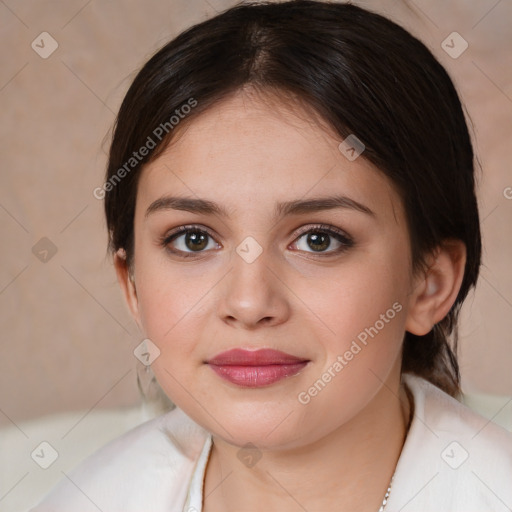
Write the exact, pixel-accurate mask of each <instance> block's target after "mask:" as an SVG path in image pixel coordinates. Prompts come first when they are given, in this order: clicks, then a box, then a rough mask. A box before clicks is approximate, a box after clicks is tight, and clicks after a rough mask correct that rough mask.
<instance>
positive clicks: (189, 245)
mask: <svg viewBox="0 0 512 512" xmlns="http://www.w3.org/2000/svg"><path fill="white" fill-rule="evenodd" d="M161 244H162V245H163V246H164V247H166V248H167V249H168V250H169V251H170V252H172V253H175V254H180V253H181V254H180V255H181V256H183V257H189V256H193V255H194V253H203V252H206V250H211V249H215V248H219V247H220V246H219V244H217V243H216V242H215V241H214V239H213V236H212V235H211V234H210V233H209V232H208V231H206V230H204V229H200V228H198V227H197V226H180V227H179V228H178V229H176V230H175V231H174V232H173V233H171V234H169V235H166V236H165V237H164V238H163V239H162V240H161Z"/></svg>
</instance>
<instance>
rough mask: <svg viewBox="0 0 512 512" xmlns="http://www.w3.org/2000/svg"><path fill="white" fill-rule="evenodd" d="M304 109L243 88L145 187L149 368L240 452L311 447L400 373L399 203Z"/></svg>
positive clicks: (404, 254) (141, 286) (407, 289)
mask: <svg viewBox="0 0 512 512" xmlns="http://www.w3.org/2000/svg"><path fill="white" fill-rule="evenodd" d="M297 112H299V110H298V108H297V109H296V110H295V114H293V113H291V112H290V111H289V110H287V109H286V108H284V107H282V108H278V107H277V106H276V104H275V103H272V102H269V101H265V100H263V99H262V98H261V97H257V96H251V95H249V94H247V93H246V94H243V95H242V94H241V93H239V94H237V95H235V96H232V97H231V98H230V99H228V100H225V101H224V102H223V103H220V104H218V105H216V106H215V107H213V108H211V109H210V110H208V111H206V112H205V113H203V114H201V115H200V116H198V117H196V118H195V119H194V120H193V121H192V122H191V123H190V124H189V125H188V126H187V128H186V130H184V131H182V133H181V134H180V137H178V138H177V139H176V141H174V142H173V144H172V145H171V146H170V147H169V148H168V149H167V150H166V151H165V152H164V153H163V154H162V155H161V156H160V157H158V159H156V160H155V161H154V162H152V163H151V164H149V165H148V166H147V167H146V168H145V169H144V170H143V172H142V174H141V177H140V181H139V185H138V193H137V204H136V212H135V220H134V230H135V231H134V232H135V252H134V286H135V288H134V289H133V290H132V292H131V293H132V296H131V302H130V299H129V304H130V306H131V309H132V312H133V314H134V316H135V319H136V321H137V322H138V324H139V326H140V329H141V330H142V332H143V334H144V336H145V337H146V338H149V339H150V340H151V341H152V342H153V343H154V344H155V345H156V346H157V347H158V348H159V350H160V356H159V357H158V358H157V359H156V360H155V361H154V362H153V364H152V368H153V371H154V373H155V375H156V376H157V379H158V381H159V383H160V385H161V386H162V388H163V389H164V390H165V392H166V393H167V394H168V395H169V397H170V398H171V399H172V401H173V402H175V403H176V404H177V405H178V407H180V408H181V409H183V410H184V411H185V412H186V413H187V414H188V415H189V416H190V417H192V418H193V419H194V420H195V421H196V422H198V423H199V424H201V425H202V426H203V427H204V428H206V429H207V430H209V431H210V432H212V433H213V434H214V435H216V436H219V437H220V438H222V439H224V440H226V441H227V442H229V443H232V444H235V445H238V446H242V445H244V444H245V443H247V442H252V443H253V444H255V445H256V446H261V447H267V448H271V447H283V448H285V447H297V446H301V445H305V444H307V443H312V442H315V441H316V440H318V439H320V438H321V437H323V436H326V435H328V434H329V433H331V432H333V431H335V430H336V429H338V428H342V427H343V426H344V425H348V424H350V422H351V421H354V419H355V418H357V417H358V415H361V414H363V412H364V411H365V409H366V408H368V407H370V406H371V404H374V403H375V400H377V399H378V397H379V396H380V394H382V390H383V388H384V386H385V383H390V382H393V383H396V382H398V379H399V368H400V351H401V345H402V339H403V335H404V330H405V327H406V321H407V315H408V309H409V303H408V301H409V297H410V293H411V287H412V277H411V260H410V245H409V236H408V232H407V227H406V219H405V216H404V211H403V207H402V204H401V201H400V198H399V196H398V193H397V192H396V191H395V190H394V188H393V186H392V185H391V184H390V182H389V180H388V179H387V178H386V177H385V176H384V175H383V174H382V173H381V172H379V171H378V170H377V169H376V168H375V167H373V166H372V165H371V164H370V163H368V162H367V161H366V160H365V159H363V157H358V158H356V159H355V160H353V161H350V160H349V159H347V158H346V157H345V155H344V154H343V153H342V152H341V151H340V150H339V148H338V145H339V143H340V142H341V139H340V137H338V136H336V135H335V134H334V133H330V132H329V131H327V130H326V129H325V128H322V127H321V126H319V125H318V124H317V123H315V122H314V121H313V120H312V118H311V117H308V116H307V114H306V113H305V112H302V111H301V112H302V114H301V115H297ZM363 156H364V154H363ZM171 198H174V199H171ZM184 198H187V199H189V201H181V202H179V201H177V200H176V199H184ZM201 201H207V203H204V202H201ZM180 229H186V231H180ZM232 349H241V350H242V351H247V352H237V353H230V354H227V355H224V356H222V354H223V353H225V352H226V351H231V350H232ZM259 349H270V350H274V351H279V352H280V353H281V354H276V353H274V352H271V351H259V352H255V351H257V350H259ZM282 353H284V354H286V356H285V355H283V354H282Z"/></svg>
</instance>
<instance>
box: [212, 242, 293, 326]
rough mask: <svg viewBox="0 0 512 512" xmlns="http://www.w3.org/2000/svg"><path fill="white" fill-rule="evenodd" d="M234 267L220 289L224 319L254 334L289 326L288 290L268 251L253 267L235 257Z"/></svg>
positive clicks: (220, 314)
mask: <svg viewBox="0 0 512 512" xmlns="http://www.w3.org/2000/svg"><path fill="white" fill-rule="evenodd" d="M232 264H233V266H232V268H231V271H230V272H228V275H227V276H226V278H225V279H224V280H223V281H222V287H221V289H220V293H221V299H220V301H219V310H218V314H219V316H220V318H221V319H222V320H223V321H224V322H225V323H227V324H229V325H231V326H233V327H239V328H243V329H250V330H252V329H256V328H258V327H259V326H276V325H279V324H282V323H283V322H285V321H286V320H287V319H288V318H289V316H290V304H289V301H288V298H287V297H288V294H287V292H288V289H287V287H286V285H285V284H284V282H283V281H282V279H281V278H280V277H278V271H276V270H277V269H275V268H271V266H272V265H271V262H270V261H269V258H267V255H266V254H265V251H263V253H262V254H261V255H260V256H259V257H258V258H257V259H256V260H255V261H253V262H251V263H248V262H247V261H245V260H244V259H243V258H241V257H240V256H239V255H238V254H237V253H234V256H233V261H232ZM274 266H275V265H274Z"/></svg>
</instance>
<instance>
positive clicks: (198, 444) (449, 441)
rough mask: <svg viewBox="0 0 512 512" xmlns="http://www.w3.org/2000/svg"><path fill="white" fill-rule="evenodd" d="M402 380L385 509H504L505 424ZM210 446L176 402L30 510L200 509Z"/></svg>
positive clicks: (507, 488) (510, 466)
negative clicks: (396, 451) (403, 413)
mask: <svg viewBox="0 0 512 512" xmlns="http://www.w3.org/2000/svg"><path fill="white" fill-rule="evenodd" d="M403 381H404V383H405V384H406V386H407V387H408V388H409V390H410V391H411V394H412V397H413V400H414V414H413V419H412V422H411V426H410V429H409V432H408V434H407V438H406V441H405V444H404V446H403V449H402V452H401V454H400V458H399V460H398V464H397V467H396V472H395V477H394V480H393V486H392V490H391V495H390V497H389V500H388V503H387V505H386V508H385V511H386V512H487V511H489V512H491V511H492V512H505V511H509V512H510V511H511V510H512V433H510V432H508V431H507V430H505V429H504V428H502V427H499V426H498V425H496V424H494V423H492V422H490V421H489V420H487V419H485V418H483V417H482V416H480V415H479V414H477V413H475V412H474V411H472V410H471V409H469V408H468V407H466V406H464V405H462V404H461V403H459V402H458V401H457V400H455V399H454V398H452V397H450V396H449V395H447V394H446V393H444V392H443V391H441V390H440V389H439V388H437V387H435V386H434V385H432V384H431V383H429V382H428V381H426V380H424V379H422V378H420V377H416V376H413V375H410V374H404V375H403ZM211 446H212V437H211V435H210V434H209V433H208V432H207V431H205V430H204V429H203V428H202V427H200V426H199V425H197V424H196V423H195V422H194V421H192V420H191V419H190V418H189V417H188V416H187V415H186V414H185V413H184V412H183V411H182V410H181V409H178V408H176V409H174V410H172V411H171V412H168V413H166V414H164V415H162V416H159V417H158V418H155V419H153V420H150V421H148V422H146V423H143V424H142V425H139V426H138V427H135V428H134V429H132V430H130V431H129V432H126V433H125V434H123V435H122V436H120V437H118V438H117V439H114V440H113V441H111V442H110V443H108V444H107V445H105V446H104V447H102V448H100V449H99V450H97V451H96V452H95V453H94V454H92V455H91V456H90V457H88V458H87V459H86V460H85V461H84V462H82V463H81V464H80V465H79V466H78V467H76V468H75V469H74V470H73V471H72V472H71V473H70V474H69V475H67V476H66V477H65V478H63V479H62V481H61V482H60V483H59V485H57V486H56V487H55V488H54V489H52V491H50V493H48V494H47V496H46V497H45V498H44V499H43V500H42V501H41V502H40V503H39V505H37V506H36V507H35V508H33V509H31V512H98V510H100V511H102V512H202V502H203V482H204V474H205V469H206V465H207V462H208V457H209V454H210V451H211ZM335 507H336V504H335V503H333V510H334V508H335Z"/></svg>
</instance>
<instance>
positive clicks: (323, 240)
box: [308, 233, 330, 251]
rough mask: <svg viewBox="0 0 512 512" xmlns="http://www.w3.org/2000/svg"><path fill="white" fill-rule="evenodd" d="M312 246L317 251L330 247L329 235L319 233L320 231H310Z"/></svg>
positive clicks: (309, 239)
mask: <svg viewBox="0 0 512 512" xmlns="http://www.w3.org/2000/svg"><path fill="white" fill-rule="evenodd" d="M310 242H311V244H312V245H311V244H310V247H311V248H312V249H313V250H315V251H319V250H320V251H321V250H325V249H327V248H328V247H329V245H330V241H329V235H327V234H318V233H310V234H309V236H308V243H310Z"/></svg>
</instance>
